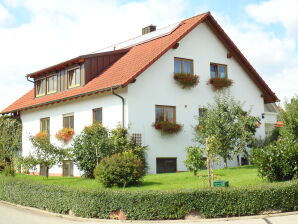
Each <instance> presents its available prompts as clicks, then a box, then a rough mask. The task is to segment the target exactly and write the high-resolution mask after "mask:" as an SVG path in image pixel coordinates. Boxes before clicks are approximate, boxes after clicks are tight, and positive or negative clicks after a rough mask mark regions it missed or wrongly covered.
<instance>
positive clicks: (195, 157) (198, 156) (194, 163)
mask: <svg viewBox="0 0 298 224" xmlns="http://www.w3.org/2000/svg"><path fill="white" fill-rule="evenodd" d="M186 153H187V159H186V160H185V162H184V163H185V165H186V167H187V169H188V170H189V171H191V172H193V173H194V175H195V176H196V175H197V173H198V171H199V170H201V169H203V168H204V167H205V161H204V160H203V150H202V149H201V148H200V147H195V146H189V147H187V148H186Z"/></svg>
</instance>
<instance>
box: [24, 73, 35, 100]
mask: <svg viewBox="0 0 298 224" xmlns="http://www.w3.org/2000/svg"><path fill="white" fill-rule="evenodd" d="M26 78H27V81H29V82H32V83H33V84H34V96H36V92H35V91H36V90H35V81H32V80H30V79H29V77H28V76H26Z"/></svg>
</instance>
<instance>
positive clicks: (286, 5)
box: [246, 0, 298, 36]
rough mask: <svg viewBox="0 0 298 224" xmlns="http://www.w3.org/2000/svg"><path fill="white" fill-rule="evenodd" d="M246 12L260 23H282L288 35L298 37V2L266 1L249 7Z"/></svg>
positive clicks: (289, 0) (293, 0) (291, 0)
mask: <svg viewBox="0 0 298 224" xmlns="http://www.w3.org/2000/svg"><path fill="white" fill-rule="evenodd" d="M246 11H247V13H248V14H249V15H250V16H251V17H252V18H254V19H255V20H256V21H257V22H259V23H263V24H267V25H268V24H273V23H280V24H282V26H283V27H284V28H285V29H286V31H287V34H288V35H296V36H298V23H297V21H298V0H271V1H266V2H263V3H260V4H252V5H249V6H247V7H246Z"/></svg>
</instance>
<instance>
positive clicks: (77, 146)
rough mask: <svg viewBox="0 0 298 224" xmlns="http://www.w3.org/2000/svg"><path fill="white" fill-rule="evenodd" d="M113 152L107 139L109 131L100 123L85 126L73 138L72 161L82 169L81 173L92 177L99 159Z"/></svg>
mask: <svg viewBox="0 0 298 224" xmlns="http://www.w3.org/2000/svg"><path fill="white" fill-rule="evenodd" d="M112 154H113V145H112V144H111V141H110V139H109V132H108V129H106V128H105V127H104V126H102V125H101V124H100V123H94V124H92V125H91V126H88V127H85V128H84V130H83V131H82V132H81V133H80V134H79V135H77V136H76V137H75V138H74V142H73V155H74V162H75V164H76V165H77V167H78V168H79V170H81V171H83V175H84V176H85V177H88V178H94V175H93V171H94V169H95V167H96V165H97V164H99V162H100V160H101V159H102V158H104V157H107V156H110V155H112Z"/></svg>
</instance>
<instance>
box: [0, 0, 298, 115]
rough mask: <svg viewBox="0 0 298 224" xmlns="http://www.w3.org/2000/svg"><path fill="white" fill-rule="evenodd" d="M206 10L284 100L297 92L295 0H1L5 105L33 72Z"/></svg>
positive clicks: (1, 102) (0, 76)
mask: <svg viewBox="0 0 298 224" xmlns="http://www.w3.org/2000/svg"><path fill="white" fill-rule="evenodd" d="M206 11H210V12H211V13H212V15H213V16H214V17H215V19H216V20H217V21H218V22H219V24H220V25H221V26H222V27H223V29H224V30H225V31H226V33H227V34H228V35H229V36H230V38H231V39H232V40H233V41H234V42H235V44H236V45H237V46H238V48H239V49H240V50H241V51H242V53H243V54H244V55H245V56H246V57H247V59H248V60H249V61H250V63H251V64H252V65H253V66H254V67H255V69H256V70H257V71H258V72H259V74H260V75H261V76H262V77H263V79H264V80H265V81H266V82H267V84H268V85H269V86H270V88H271V89H272V90H273V91H274V92H275V93H276V94H277V96H278V98H279V99H280V100H281V101H284V100H285V99H289V98H291V97H293V96H294V95H295V94H298V46H297V44H298V0H263V1H261V0H241V1H240V0H134V1H130V0H0V71H1V72H0V110H2V109H4V108H5V107H6V106H8V105H9V104H11V103H12V102H14V101H15V100H16V99H18V98H19V97H20V96H22V95H24V94H25V93H26V92H27V91H29V90H30V89H31V88H33V86H32V83H30V82H28V81H27V80H26V78H25V76H26V74H28V73H32V72H34V71H37V70H40V69H42V68H45V67H49V66H51V65H53V64H56V63H59V62H62V61H64V60H67V59H70V58H74V57H76V56H79V55H82V54H88V53H91V52H94V51H96V50H99V49H102V48H104V47H106V46H110V45H112V44H114V43H118V42H121V41H124V40H126V39H130V38H132V37H135V36H138V35H140V34H141V28H142V27H145V26H148V25H150V24H154V25H156V26H157V28H161V27H163V26H166V25H169V24H173V23H175V22H178V21H181V20H183V19H185V18H188V17H191V16H194V15H197V14H200V13H203V12H206Z"/></svg>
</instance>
